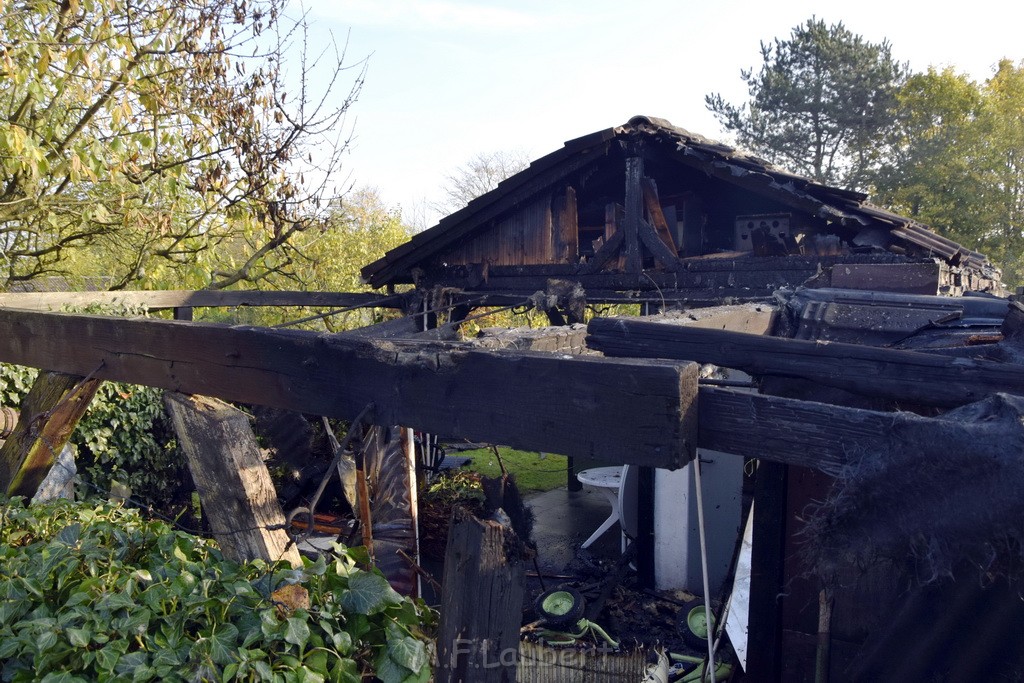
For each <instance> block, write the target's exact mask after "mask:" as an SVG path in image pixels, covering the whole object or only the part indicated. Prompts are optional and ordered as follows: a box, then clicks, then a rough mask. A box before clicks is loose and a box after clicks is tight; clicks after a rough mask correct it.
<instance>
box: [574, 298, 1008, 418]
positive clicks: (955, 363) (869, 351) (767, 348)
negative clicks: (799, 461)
mask: <svg viewBox="0 0 1024 683" xmlns="http://www.w3.org/2000/svg"><path fill="white" fill-rule="evenodd" d="M587 330H588V332H589V335H588V337H587V345H588V346H589V347H591V348H593V349H597V350H598V351H602V352H604V354H605V355H607V356H629V357H633V358H678V359H686V360H692V361H696V362H699V363H714V364H715V365H720V366H722V367H727V368H734V369H737V370H743V371H744V372H747V373H750V374H752V375H770V376H777V377H799V378H803V379H807V380H810V381H813V382H817V383H819V384H823V385H826V386H832V387H837V388H839V389H845V390H847V391H852V392H854V393H858V394H863V395H866V396H875V397H884V398H888V399H893V400H897V401H904V402H909V403H914V404H919V405H927V406H940V407H954V406H960V405H964V404H967V403H971V402H973V401H977V400H979V399H982V398H984V397H986V396H988V395H990V394H993V393H996V392H1005V393H1010V394H1024V366H1020V365H1014V364H1010V363H999V362H995V361H986V360H974V359H966V358H953V357H949V356H942V355H938V354H929V353H922V352H918V351H897V350H893V349H881V348H876V347H870V346H860V345H857V344H843V343H838V342H820V341H818V342H814V341H804V340H801V339H785V338H778V337H763V336H759V335H751V334H744V333H742V332H728V331H725V330H711V329H698V328H692V327H680V326H672V325H664V324H660V323H652V322H645V321H639V320H636V321H634V320H625V319H619V318H616V319H611V318H596V319H594V320H592V321H591V322H590V325H589V326H588V328H587Z"/></svg>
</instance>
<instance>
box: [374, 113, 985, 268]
mask: <svg viewBox="0 0 1024 683" xmlns="http://www.w3.org/2000/svg"><path fill="white" fill-rule="evenodd" d="M638 140H645V141H650V142H652V143H656V144H658V145H659V146H661V147H662V148H663V149H664V148H667V149H668V150H669V151H670V153H671V154H672V156H673V158H675V159H676V160H677V161H678V162H680V163H681V164H683V165H686V166H689V167H691V168H695V169H698V170H700V171H702V172H704V173H705V174H707V175H708V176H710V177H712V178H715V179H717V180H719V181H721V182H723V183H729V184H732V185H735V186H737V187H740V188H743V189H744V190H747V191H749V192H751V193H755V194H759V195H762V196H765V197H769V198H771V199H773V200H775V201H777V202H779V203H781V204H784V205H787V206H790V207H792V208H793V209H794V210H797V211H802V212H805V213H807V214H810V215H813V216H816V217H818V218H821V219H824V220H826V221H828V222H830V223H835V224H839V225H843V226H852V227H862V228H864V229H866V230H868V231H870V229H872V228H874V229H876V230H881V231H882V237H883V238H884V241H885V242H887V243H889V244H894V245H897V246H902V247H903V248H908V247H910V248H914V250H915V251H917V252H921V251H924V252H926V253H929V254H932V255H934V256H938V257H941V258H943V259H945V260H946V261H947V262H948V263H950V264H951V265H966V266H970V267H973V268H976V269H978V270H981V271H984V272H988V273H992V274H993V276H994V277H998V275H994V274H995V272H996V271H995V269H994V268H993V267H992V265H991V264H990V263H989V261H988V259H987V258H986V257H985V256H984V255H982V254H979V253H977V252H974V251H971V250H969V249H966V248H965V247H963V246H961V245H960V244H957V243H956V242H953V241H952V240H949V239H947V238H945V237H942V236H941V235H938V234H937V233H935V232H933V231H932V230H930V229H929V228H928V227H927V226H925V225H923V224H921V223H919V222H917V221H914V220H913V219H910V218H907V217H905V216H900V215H898V214H895V213H892V212H890V211H886V210H884V209H881V208H879V207H876V206H873V205H872V204H870V203H869V202H868V201H867V195H866V194H864V193H861V192H854V191H850V190H844V189H841V188H837V187H830V186H827V185H821V184H819V183H815V182H813V181H812V180H810V179H809V178H806V177H803V176H799V175H796V174H793V173H789V172H787V171H784V170H782V169H780V168H777V167H775V166H773V165H772V164H771V163H769V162H767V161H765V160H764V159H761V158H759V157H756V156H752V155H749V154H745V153H743V152H740V151H738V150H736V149H734V148H732V147H729V146H727V145H723V144H721V143H717V142H715V141H713V140H709V139H707V138H705V137H702V136H700V135H696V134H694V133H690V132H689V131H687V130H685V129H683V128H679V127H677V126H673V125H672V124H671V123H670V122H668V121H666V120H665V119H659V118H654V117H648V116H635V117H633V118H631V119H630V120H629V121H628V122H627V123H626V124H625V125H622V126H617V127H614V128H608V129H605V130H602V131H598V132H596V133H592V134H590V135H585V136H583V137H580V138H576V139H575V140H570V141H568V142H566V143H565V145H564V146H563V147H562V148H561V149H559V150H556V151H554V152H552V153H550V154H548V155H547V156H544V157H541V158H540V159H537V160H536V161H534V162H533V163H531V164H530V166H529V167H528V168H526V169H525V170H523V171H521V172H519V173H517V174H516V175H513V176H511V177H509V178H507V179H505V180H504V181H502V182H501V183H499V185H498V186H497V187H496V188H495V189H494V190H492V191H491V192H488V193H487V194H485V195H482V196H480V197H477V198H476V199H474V200H472V201H471V202H469V204H467V205H466V206H465V207H464V208H462V209H460V210H459V211H456V212H455V213H453V214H450V215H448V216H446V217H445V218H443V219H441V221H440V222H439V223H438V224H437V225H436V226H434V227H432V228H430V229H428V230H425V231H423V232H421V233H419V234H417V235H415V236H414V237H413V238H412V239H411V240H410V241H408V242H406V243H405V244H402V245H400V246H398V247H396V248H395V249H392V250H391V251H389V252H387V253H386V254H385V255H384V256H383V258H381V259H378V260H377V261H374V262H373V263H371V264H369V265H367V266H365V267H364V268H363V269H362V276H363V279H364V280H365V281H367V282H368V283H369V284H371V285H372V286H374V287H380V286H383V285H385V284H388V283H394V282H412V281H413V278H412V271H413V269H414V268H417V267H422V266H423V265H424V264H426V263H427V262H428V261H429V260H430V259H431V258H432V257H433V256H435V255H437V254H438V253H439V252H442V251H443V250H444V249H446V248H447V247H450V246H452V245H454V244H457V243H458V242H460V241H461V240H464V239H466V238H468V237H470V236H472V235H474V234H476V233H477V232H478V231H481V230H486V229H488V227H489V226H490V225H492V224H493V221H494V219H496V218H497V217H499V216H501V215H502V214H504V213H505V212H507V211H509V210H513V209H515V208H516V207H517V206H518V205H521V204H522V203H524V202H525V201H527V200H529V199H530V198H531V197H533V196H534V195H536V194H537V193H538V192H541V191H543V190H545V189H548V188H550V187H552V186H554V185H555V184H556V183H558V182H559V181H561V180H562V179H563V178H565V177H566V176H568V175H570V174H571V173H573V172H575V171H578V170H579V169H581V168H583V167H584V166H586V165H587V164H590V163H592V162H594V161H596V160H598V159H600V158H603V157H604V156H605V155H606V154H607V153H608V151H609V149H610V147H611V146H612V145H613V144H616V143H617V142H623V143H628V142H631V141H633V142H635V141H638ZM865 234H866V233H865Z"/></svg>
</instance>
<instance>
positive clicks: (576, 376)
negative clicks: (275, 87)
mask: <svg viewBox="0 0 1024 683" xmlns="http://www.w3.org/2000/svg"><path fill="white" fill-rule="evenodd" d="M0 329H3V330H6V331H7V334H5V335H2V336H0V361H3V362H11V363H19V364H22V365H30V366H33V367H43V368H48V369H52V370H57V371H61V372H67V373H71V374H87V373H90V372H92V371H94V370H96V368H97V367H98V366H100V365H101V364H102V367H100V369H99V370H96V372H95V376H96V377H98V378H100V379H114V380H119V381H126V382H133V383H136V384H147V385H150V386H156V387H161V388H164V389H170V390H173V391H181V392H183V393H191V394H202V395H206V396H218V397H220V398H223V399H225V400H230V401H238V402H242V403H253V404H257V405H268V406H272V407H277V408H288V409H291V410H298V411H300V412H304V413H311V414H314V415H325V416H328V417H338V418H343V419H351V418H353V417H355V416H356V415H357V414H358V413H359V412H360V411H361V410H362V409H363V408H364V407H365V406H366V405H368V404H370V403H374V404H375V405H376V407H377V410H376V420H375V421H376V422H378V423H381V424H401V425H406V426H409V427H411V428H413V429H418V430H422V431H426V432H433V433H445V434H449V435H452V436H458V437H464V438H467V439H470V440H473V441H484V442H489V443H498V444H503V445H508V446H512V447H515V448H520V449H523V450H534V451H546V452H551V453H562V454H564V455H577V456H582V457H591V458H597V459H601V460H605V461H608V462H610V463H627V462H633V463H636V464H644V465H651V466H655V467H669V468H672V467H679V466H682V465H684V464H685V463H686V462H688V461H689V460H690V459H691V458H692V455H693V447H694V437H695V432H696V407H695V406H693V405H692V403H693V400H694V399H695V397H696V383H697V366H696V365H693V364H685V363H675V362H659V363H651V362H647V361H638V360H613V359H607V358H592V357H582V356H581V357H561V356H559V357H554V356H550V355H548V354H542V353H532V354H531V353H522V352H520V353H511V352H506V353H501V354H498V353H493V352H486V351H458V350H450V349H448V348H446V347H444V346H441V345H430V344H422V343H413V342H408V343H404V344H401V343H397V342H381V341H372V340H360V339H351V338H347V337H345V336H343V335H330V334H319V333H315V332H308V331H302V330H268V329H258V328H244V327H236V328H231V327H224V326H219V325H211V324H203V323H182V322H174V321H166V320H155V319H124V318H110V317H103V316H90V315H70V314H56V313H37V312H30V311H13V310H10V309H0ZM567 397H571V400H570V399H568V398H567Z"/></svg>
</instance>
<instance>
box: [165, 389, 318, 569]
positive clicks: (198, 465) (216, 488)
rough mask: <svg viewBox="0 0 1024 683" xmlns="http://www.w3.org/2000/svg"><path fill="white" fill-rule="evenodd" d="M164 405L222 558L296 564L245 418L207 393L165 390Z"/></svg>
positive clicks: (298, 560)
mask: <svg viewBox="0 0 1024 683" xmlns="http://www.w3.org/2000/svg"><path fill="white" fill-rule="evenodd" d="M164 405H165V406H166V407H167V412H168V413H169V414H170V416H171V420H172V422H173V423H174V431H175V432H176V433H177V435H178V439H179V440H180V441H181V447H182V450H183V451H184V452H185V456H186V458H187V459H188V468H189V470H190V471H191V472H192V479H193V480H194V481H195V483H196V488H197V489H198V490H199V498H200V500H201V501H202V504H203V509H204V510H205V511H206V513H207V517H208V518H209V520H210V527H211V529H212V530H213V536H214V538H216V539H217V543H219V544H220V548H221V550H222V551H223V553H224V555H225V557H228V558H230V559H232V560H235V561H236V562H246V561H249V560H254V559H257V558H261V559H264V560H267V561H268V562H274V561H277V560H282V559H283V560H288V561H289V562H291V564H292V566H295V567H298V566H301V565H302V559H301V558H300V557H299V551H298V549H297V548H296V547H295V545H294V544H291V543H290V541H289V538H288V534H287V533H286V531H285V528H284V523H285V520H284V514H283V513H282V512H281V505H280V504H279V503H278V502H277V493H276V492H275V491H274V484H273V482H272V481H271V480H270V472H269V471H267V466H266V464H264V462H263V458H261V457H260V450H259V447H258V446H257V444H256V436H255V435H254V434H253V432H252V427H251V426H250V425H249V418H248V417H247V416H246V415H245V414H244V413H243V412H241V411H240V410H237V409H236V408H233V407H232V406H230V405H228V404H227V403H224V402H223V401H220V400H217V399H215V398H210V397H208V396H186V395H184V394H179V393H176V392H170V391H169V392H166V393H165V394H164Z"/></svg>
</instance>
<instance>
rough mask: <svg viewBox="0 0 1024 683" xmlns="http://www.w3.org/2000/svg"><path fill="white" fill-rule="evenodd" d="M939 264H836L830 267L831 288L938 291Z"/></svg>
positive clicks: (903, 292) (918, 291) (917, 292)
mask: <svg viewBox="0 0 1024 683" xmlns="http://www.w3.org/2000/svg"><path fill="white" fill-rule="evenodd" d="M939 275H940V268H939V264H938V263H935V262H932V263H876V264H872V263H866V264H857V263H849V264H837V265H835V266H833V267H832V270H831V281H832V286H833V287H838V288H842V289H869V290H872V291H880V292H899V293H902V294H929V295H932V296H934V295H936V294H938V293H939Z"/></svg>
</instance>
